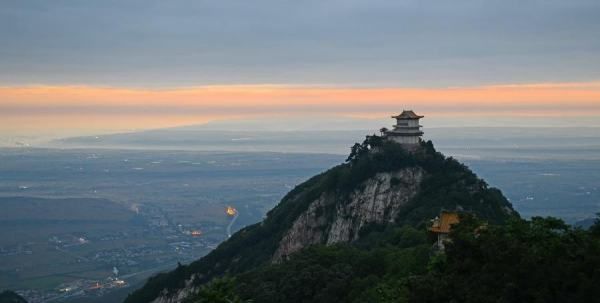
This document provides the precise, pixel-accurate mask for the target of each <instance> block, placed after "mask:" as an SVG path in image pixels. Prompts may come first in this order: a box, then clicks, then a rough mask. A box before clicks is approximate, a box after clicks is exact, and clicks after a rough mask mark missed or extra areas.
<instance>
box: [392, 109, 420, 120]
mask: <svg viewBox="0 0 600 303" xmlns="http://www.w3.org/2000/svg"><path fill="white" fill-rule="evenodd" d="M423 117H425V116H419V115H417V114H415V112H413V111H412V110H404V111H402V113H401V114H399V115H397V116H392V118H395V119H407V120H410V119H421V118H423Z"/></svg>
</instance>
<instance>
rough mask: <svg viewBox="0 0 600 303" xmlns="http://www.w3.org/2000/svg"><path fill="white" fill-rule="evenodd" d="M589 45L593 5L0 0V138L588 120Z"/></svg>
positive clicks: (592, 93)
mask: <svg viewBox="0 0 600 303" xmlns="http://www.w3.org/2000/svg"><path fill="white" fill-rule="evenodd" d="M598 37H600V1H597V0H594V1H573V0H562V1H552V0H544V1H527V0H525V1H524V0H519V1H512V0H501V1H468V0H465V1H424V0H419V1H401V0H369V1H355V0H345V1H324V0H319V1H301V0H295V1H285V0H268V1H261V0H255V1H241V0H240V1H233V0H219V1H200V0H197V1H151V0H144V1H122V0H119V1H108V0H103V1H58V0H56V1H47V0H42V1H27V0H15V1H11V0H0V118H3V120H4V121H5V122H3V123H2V125H0V132H3V131H4V132H9V131H10V132H18V130H19V129H20V128H21V125H20V124H19V123H22V124H23V128H26V127H29V128H32V127H33V125H34V124H36V123H37V124H43V123H42V122H41V121H42V120H43V119H50V117H52V119H53V120H52V121H54V122H52V123H55V124H56V123H58V122H57V121H60V123H61V125H62V126H61V127H62V128H82V129H83V128H85V127H86V125H85V124H86V123H78V124H73V126H69V123H70V122H69V121H73V123H74V121H80V122H81V121H85V117H86V116H95V117H104V118H106V119H110V120H111V121H112V122H101V120H102V119H100V120H94V121H97V122H96V123H97V124H99V125H96V126H95V127H94V129H106V130H111V129H112V130H117V129H124V128H127V123H129V122H131V121H134V120H137V121H138V122H136V123H137V124H135V127H156V126H165V125H175V124H185V123H194V122H203V121H207V120H211V119H214V118H228V117H243V116H245V115H249V114H253V115H257V114H273V113H276V114H294V113H298V112H303V113H341V114H349V115H361V114H362V115H363V116H376V115H387V114H388V112H394V111H398V110H401V109H402V108H407V107H413V108H415V109H416V110H421V111H427V112H433V113H434V115H436V114H438V113H439V114H452V113H455V114H459V113H465V112H467V113H474V112H478V113H485V114H488V115H490V114H494V113H497V114H498V115H513V114H516V115H519V114H521V115H522V114H526V115H532V116H540V115H547V116H552V117H558V118H560V117H562V115H567V116H573V115H578V114H581V115H585V116H588V117H589V116H597V115H598V112H599V111H600V105H599V104H600V98H599V95H598V92H599V90H600V86H599V84H598V83H600V82H599V80H600V38H598ZM531 84H537V85H535V88H532V85H531ZM215 90H216V91H217V93H215ZM125 116H127V118H124V117H125ZM48 121H50V120H48ZM106 121H108V120H106ZM128 121H129V122H128ZM103 123H106V125H102V124H103ZM25 124H27V125H25ZM52 125H54V124H48V125H47V127H51V126H52ZM117 125H118V126H119V127H117ZM111 127H112V128H111ZM33 128H35V127H33Z"/></svg>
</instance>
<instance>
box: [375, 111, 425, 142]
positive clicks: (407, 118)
mask: <svg viewBox="0 0 600 303" xmlns="http://www.w3.org/2000/svg"><path fill="white" fill-rule="evenodd" d="M423 117H424V116H419V115H417V114H415V112H414V111H412V110H404V111H402V113H401V114H399V115H397V116H392V118H394V119H396V125H394V128H393V129H391V130H385V131H384V133H383V135H384V136H385V137H386V138H388V139H390V140H392V141H395V142H397V143H400V144H405V145H414V144H419V142H421V136H422V135H423V132H422V131H421V127H422V126H421V125H419V119H421V118H423Z"/></svg>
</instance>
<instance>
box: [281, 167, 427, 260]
mask: <svg viewBox="0 0 600 303" xmlns="http://www.w3.org/2000/svg"><path fill="white" fill-rule="evenodd" d="M424 175H425V172H424V171H423V170H422V169H421V168H419V167H411V168H405V169H402V170H400V171H396V172H389V173H379V174H377V175H375V176H374V177H373V178H370V179H368V180H366V181H365V182H363V183H362V184H361V185H360V186H359V187H358V188H357V189H356V190H354V191H353V192H352V193H350V194H349V195H347V196H342V197H340V196H339V195H336V194H333V193H330V192H326V193H323V194H322V195H321V196H320V197H319V198H318V199H316V200H315V201H314V202H312V203H311V204H310V205H309V207H308V209H307V210H306V211H305V212H304V213H302V214H301V215H300V216H299V217H298V218H297V219H296V220H295V221H294V223H293V225H292V227H291V228H290V229H289V230H288V231H287V232H286V233H285V235H284V236H283V238H282V239H281V241H280V243H279V247H278V248H277V250H276V251H275V254H274V255H273V261H274V262H279V261H281V260H282V259H284V258H286V257H287V256H289V255H290V254H292V253H294V252H296V251H299V250H301V249H302V248H304V247H307V246H309V245H313V244H334V243H340V242H351V241H353V240H356V239H357V238H358V233H359V231H360V229H361V228H362V227H363V226H365V225H366V224H370V223H380V224H381V223H393V222H394V220H395V218H396V216H397V214H398V211H399V210H400V208H401V207H402V206H403V205H405V204H406V203H407V202H408V201H410V199H412V198H413V197H414V196H415V195H416V194H417V192H418V190H419V185H420V184H421V181H422V180H423V177H424ZM328 209H331V210H328Z"/></svg>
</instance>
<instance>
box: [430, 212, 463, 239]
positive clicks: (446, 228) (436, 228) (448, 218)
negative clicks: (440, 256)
mask: <svg viewBox="0 0 600 303" xmlns="http://www.w3.org/2000/svg"><path fill="white" fill-rule="evenodd" d="M459 221H460V219H459V218H458V214H457V213H455V212H448V211H443V212H442V213H441V214H440V217H439V218H436V219H435V220H433V225H432V226H431V227H430V228H429V231H431V232H434V233H443V234H447V233H449V232H450V228H451V227H452V224H456V223H458V222H459Z"/></svg>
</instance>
